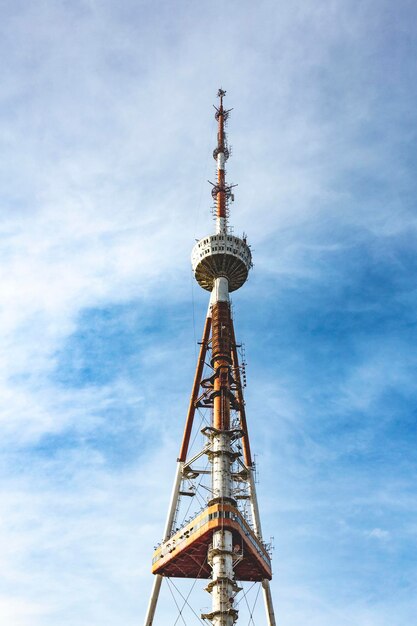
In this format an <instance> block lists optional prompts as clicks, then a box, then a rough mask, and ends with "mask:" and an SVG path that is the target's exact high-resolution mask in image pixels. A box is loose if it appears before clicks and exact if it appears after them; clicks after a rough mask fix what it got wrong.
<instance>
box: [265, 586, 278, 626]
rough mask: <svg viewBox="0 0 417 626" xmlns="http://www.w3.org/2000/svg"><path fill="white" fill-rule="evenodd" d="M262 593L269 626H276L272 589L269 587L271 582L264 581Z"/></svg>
mask: <svg viewBox="0 0 417 626" xmlns="http://www.w3.org/2000/svg"><path fill="white" fill-rule="evenodd" d="M262 593H263V596H264V602H265V611H266V619H267V620H268V626H276V622H275V613H274V606H273V604H272V594H271V587H270V586H269V580H267V579H265V580H263V581H262Z"/></svg>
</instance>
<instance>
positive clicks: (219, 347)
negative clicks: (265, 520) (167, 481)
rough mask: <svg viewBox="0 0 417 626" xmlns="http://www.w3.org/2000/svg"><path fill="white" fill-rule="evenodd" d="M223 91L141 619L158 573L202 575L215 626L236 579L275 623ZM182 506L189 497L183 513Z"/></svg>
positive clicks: (227, 614) (243, 256)
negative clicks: (250, 422) (162, 504)
mask: <svg viewBox="0 0 417 626" xmlns="http://www.w3.org/2000/svg"><path fill="white" fill-rule="evenodd" d="M225 95H226V92H225V91H224V90H223V89H219V91H218V97H219V100H220V102H219V106H218V107H215V109H216V114H215V116H216V119H217V121H218V131H217V146H216V148H215V149H214V151H213V157H214V159H215V160H216V162H217V183H216V184H214V183H212V185H213V189H212V195H213V198H214V199H215V201H216V232H215V234H213V235H207V236H206V237H203V238H202V239H200V240H199V241H197V243H196V244H195V246H194V248H193V250H192V255H191V262H192V267H193V271H194V275H195V278H196V280H197V282H198V284H199V285H200V287H202V288H203V289H205V290H206V291H209V292H210V303H209V307H208V312H207V317H206V323H205V326H204V332H203V337H202V341H201V344H200V346H201V347H200V353H199V357H198V362H197V367H196V373H195V377H194V384H193V388H192V393H191V399H190V403H189V407H188V414H187V419H186V424H185V429H184V436H183V440H182V444H181V447H180V453H179V457H178V460H177V463H178V464H177V472H176V476H175V480H174V487H173V492H172V497H171V504H170V508H169V512H168V517H167V522H166V526H165V532H164V537H163V541H162V543H161V544H160V545H159V546H158V547H157V548H156V550H155V553H154V557H153V560H152V571H153V573H154V574H155V582H154V588H153V592H152V594H151V599H150V603H149V608H148V613H147V616H146V621H145V626H152V624H153V618H154V613H155V608H156V602H157V598H158V594H159V590H160V587H161V583H162V578H163V577H168V578H169V577H178V578H206V579H209V583H208V585H207V587H206V591H208V592H209V593H210V594H211V598H212V607H211V611H210V612H208V613H205V614H203V615H202V616H201V617H202V618H203V619H204V620H207V621H209V622H210V623H211V624H212V626H233V625H234V623H235V622H236V621H237V619H238V610H237V603H236V604H235V596H236V595H237V594H238V593H239V592H240V591H241V589H242V587H241V586H240V585H241V584H243V582H246V581H248V582H249V581H250V582H259V583H261V584H262V589H263V594H264V598H265V607H266V615H267V623H268V626H275V617H274V611H273V608H272V598H271V593H270V588H269V580H270V579H271V577H272V572H271V560H270V554H269V550H268V546H267V545H266V544H265V543H264V541H263V538H262V531H261V524H260V517H259V509H258V503H257V498H256V490H255V480H254V466H253V463H252V458H251V452H250V445H249V434H248V429H247V422H246V413H245V403H244V399H243V385H242V377H241V370H242V366H241V364H240V363H239V353H238V348H239V346H238V344H237V343H236V339H235V332H234V324H233V319H232V315H231V306H230V297H229V294H230V292H233V291H236V290H237V289H239V288H240V287H242V285H243V284H244V283H245V282H246V280H247V277H248V273H249V270H250V268H251V267H252V255H251V251H250V248H249V246H248V244H247V243H246V238H240V237H236V236H234V235H232V234H231V233H230V232H229V231H228V228H227V211H228V201H229V198H230V196H231V189H232V186H231V185H228V184H227V183H226V179H225V176H226V171H225V163H226V161H227V159H228V158H229V149H228V146H227V137H226V132H225V122H226V120H227V118H228V115H229V113H230V110H226V109H224V106H223V98H224V96H225ZM208 356H209V357H210V358H208ZM196 410H199V412H203V418H204V417H205V419H206V424H208V425H207V426H206V427H205V428H203V430H202V431H201V432H202V433H203V435H204V437H205V438H206V439H205V445H204V446H203V448H202V450H200V451H199V452H197V454H193V456H192V457H191V458H190V457H189V447H191V446H190V441H191V440H192V437H191V433H192V430H193V421H194V415H195V412H196ZM204 411H208V413H207V414H204ZM240 442H242V445H241V443H240ZM202 457H206V459H207V465H206V468H207V466H210V469H209V470H207V469H201V467H200V466H199V465H198V462H199V460H200V459H201V458H202ZM203 479H205V480H207V484H205V485H204V484H203V487H204V489H205V490H206V491H204V490H203V488H202V487H201V485H202V481H203ZM200 489H201V492H202V493H201V492H200V491H199V490H200ZM207 493H208V494H209V495H208V496H207ZM197 495H198V496H199V497H198V498H196V499H198V501H199V502H200V503H201V501H202V498H203V499H204V501H205V505H204V507H203V509H200V510H197V511H196V513H195V514H194V516H192V517H191V518H188V519H187V520H185V521H183V522H182V523H181V521H180V516H181V515H180V512H181V498H182V497H185V496H189V497H191V498H193V497H194V496H197ZM189 508H190V507H189V506H187V507H186V515H188V511H189Z"/></svg>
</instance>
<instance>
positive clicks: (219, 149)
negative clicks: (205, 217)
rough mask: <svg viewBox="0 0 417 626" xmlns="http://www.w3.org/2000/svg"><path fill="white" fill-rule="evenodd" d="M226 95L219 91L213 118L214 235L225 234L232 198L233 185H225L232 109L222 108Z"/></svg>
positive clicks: (223, 91) (221, 90)
mask: <svg viewBox="0 0 417 626" xmlns="http://www.w3.org/2000/svg"><path fill="white" fill-rule="evenodd" d="M225 95H226V91H225V90H224V89H219V91H218V92H217V96H218V98H219V100H220V102H219V106H218V107H216V106H215V107H214V108H215V109H216V113H215V118H216V120H217V125H218V126H217V146H216V147H215V149H214V150H213V158H214V160H215V161H216V163H217V183H216V184H214V183H212V184H213V189H212V192H211V193H212V196H213V198H214V200H215V203H216V233H217V234H221V233H223V234H226V233H227V217H228V208H229V206H228V205H229V200H230V198H231V197H232V188H233V187H234V186H235V185H228V184H227V183H226V168H225V165H226V161H227V159H228V158H229V156H230V151H229V148H228V146H227V135H226V130H225V126H226V121H227V119H228V117H229V114H230V111H231V110H232V109H225V108H224V106H223V98H224V97H225Z"/></svg>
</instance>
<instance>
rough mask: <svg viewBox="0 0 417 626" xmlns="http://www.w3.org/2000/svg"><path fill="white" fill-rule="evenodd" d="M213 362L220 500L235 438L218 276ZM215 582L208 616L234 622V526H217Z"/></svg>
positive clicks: (223, 291)
mask: <svg viewBox="0 0 417 626" xmlns="http://www.w3.org/2000/svg"><path fill="white" fill-rule="evenodd" d="M212 302H213V306H212V344H211V347H212V365H213V368H214V375H215V379H214V394H215V396H214V408H213V434H212V437H211V441H212V449H211V455H212V488H213V497H214V499H215V500H216V501H219V502H222V501H224V500H226V501H227V500H230V499H231V497H232V477H231V442H230V433H229V429H230V398H229V388H230V381H229V375H230V366H231V364H230V341H231V335H230V304H229V293H228V281H227V279H226V278H223V277H220V278H217V279H216V280H215V284H214V287H213V292H212ZM209 560H210V562H211V567H212V582H211V583H210V585H209V586H208V588H207V589H208V591H210V593H211V594H212V613H211V614H210V615H209V616H208V617H209V619H210V620H211V621H212V624H213V626H233V624H234V622H235V621H236V617H237V611H236V610H235V609H234V608H233V598H234V595H235V594H236V591H237V587H236V583H235V581H234V571H233V537H232V533H231V531H230V530H223V529H220V530H216V531H214V533H213V545H212V548H211V549H210V550H209Z"/></svg>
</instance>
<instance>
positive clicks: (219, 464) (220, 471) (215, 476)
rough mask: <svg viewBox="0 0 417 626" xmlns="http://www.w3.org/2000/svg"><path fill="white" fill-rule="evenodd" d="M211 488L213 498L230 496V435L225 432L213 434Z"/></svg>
mask: <svg viewBox="0 0 417 626" xmlns="http://www.w3.org/2000/svg"><path fill="white" fill-rule="evenodd" d="M212 450H213V470H212V480H213V484H212V489H213V497H214V498H231V496H232V476H231V471H230V435H228V434H227V433H225V432H220V433H216V434H215V435H213V447H212Z"/></svg>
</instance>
